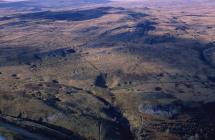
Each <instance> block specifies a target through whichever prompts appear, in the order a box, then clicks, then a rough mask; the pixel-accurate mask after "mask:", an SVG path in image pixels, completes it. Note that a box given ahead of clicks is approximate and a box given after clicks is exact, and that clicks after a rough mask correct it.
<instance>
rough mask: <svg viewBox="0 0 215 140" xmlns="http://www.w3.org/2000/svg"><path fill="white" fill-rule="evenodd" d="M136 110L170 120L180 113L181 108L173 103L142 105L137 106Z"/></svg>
mask: <svg viewBox="0 0 215 140" xmlns="http://www.w3.org/2000/svg"><path fill="white" fill-rule="evenodd" d="M138 110H139V112H141V113H144V114H147V115H152V116H156V117H165V118H172V117H174V116H175V115H177V114H179V113H180V112H181V106H180V105H178V104H175V103H167V104H159V103H148V104H145V103H142V104H140V105H139V107H138Z"/></svg>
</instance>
